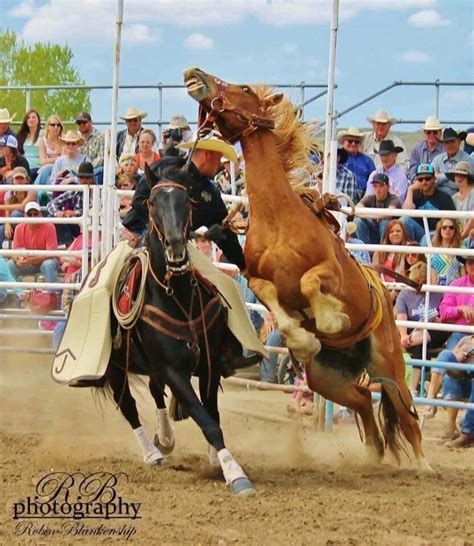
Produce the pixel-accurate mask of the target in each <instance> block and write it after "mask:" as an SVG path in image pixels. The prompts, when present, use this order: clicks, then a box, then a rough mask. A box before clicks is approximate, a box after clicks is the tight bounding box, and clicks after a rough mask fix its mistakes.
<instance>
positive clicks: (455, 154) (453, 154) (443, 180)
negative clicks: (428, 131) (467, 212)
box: [431, 127, 474, 196]
mask: <svg viewBox="0 0 474 546" xmlns="http://www.w3.org/2000/svg"><path fill="white" fill-rule="evenodd" d="M465 138H466V133H465V132H464V131H461V132H460V133H458V132H456V131H455V130H454V129H453V128H452V127H446V129H444V130H443V134H442V137H441V138H440V139H439V140H440V142H442V143H443V146H444V150H445V151H444V152H443V153H441V154H439V155H437V156H436V157H435V158H434V159H433V161H432V162H431V164H432V165H433V168H434V170H435V174H436V177H437V178H436V187H437V188H438V189H439V190H441V191H444V192H446V193H448V194H449V195H451V196H452V195H454V194H455V193H456V192H457V191H458V188H457V186H456V184H455V182H453V181H452V180H449V178H448V177H447V176H446V173H448V172H452V171H453V170H454V169H455V168H456V165H457V164H458V163H459V162H460V161H468V162H469V163H470V164H471V166H474V158H473V157H471V156H470V155H469V154H468V153H466V152H465V151H464V150H461V142H462V141H463V140H464V139H465Z"/></svg>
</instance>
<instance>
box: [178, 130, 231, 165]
mask: <svg viewBox="0 0 474 546" xmlns="http://www.w3.org/2000/svg"><path fill="white" fill-rule="evenodd" d="M195 142H196V141H195V140H192V141H190V142H182V143H181V144H178V145H177V146H176V147H177V148H178V149H180V150H190V149H192V148H193V147H194V144H195ZM196 150H209V151H211V152H219V153H221V154H222V155H223V156H224V157H227V159H229V161H233V162H234V163H237V162H238V161H239V157H238V156H237V152H236V151H235V149H234V148H233V147H232V146H231V145H230V144H227V142H224V141H223V140H221V139H220V138H216V137H215V136H209V137H205V138H201V139H199V140H198V141H197V144H196Z"/></svg>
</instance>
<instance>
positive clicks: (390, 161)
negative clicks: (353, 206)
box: [365, 140, 408, 203]
mask: <svg viewBox="0 0 474 546" xmlns="http://www.w3.org/2000/svg"><path fill="white" fill-rule="evenodd" d="M401 152H403V148H401V147H400V146H396V145H395V143H394V142H393V140H382V142H381V143H380V147H379V148H378V150H375V153H376V154H377V155H378V156H379V157H380V163H381V166H380V167H377V169H376V170H375V171H374V172H373V173H372V174H371V175H370V176H369V183H370V182H371V181H372V179H373V178H374V175H375V174H376V173H385V174H386V175H387V176H388V178H389V180H390V193H393V194H394V195H396V196H397V197H398V199H399V200H400V203H403V202H404V201H405V197H406V195H407V188H408V178H407V177H406V174H405V171H404V170H403V169H401V168H400V167H399V166H398V165H397V164H396V162H397V156H398V155H399V154H400V153H401ZM372 193H373V186H372V185H370V184H369V185H368V186H367V191H366V192H365V195H371V194H372Z"/></svg>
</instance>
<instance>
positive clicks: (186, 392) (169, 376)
mask: <svg viewBox="0 0 474 546" xmlns="http://www.w3.org/2000/svg"><path fill="white" fill-rule="evenodd" d="M165 374H166V383H167V384H168V385H169V387H170V389H171V391H172V393H173V394H174V395H175V396H176V398H177V400H178V401H179V403H180V404H183V405H184V406H185V407H186V410H187V411H188V413H189V415H190V416H191V418H192V419H193V420H194V421H195V422H196V423H197V425H198V426H199V428H200V429H201V430H202V432H203V434H204V436H205V438H206V440H207V441H208V443H209V444H210V445H211V446H213V447H214V449H215V450H216V451H217V457H218V459H219V463H220V465H221V468H222V472H223V474H224V478H225V481H226V483H227V485H228V486H229V489H230V491H231V493H234V494H236V495H242V496H246V495H253V494H255V489H254V487H253V485H252V483H251V481H250V480H249V479H248V478H247V475H246V474H245V472H244V471H243V470H242V468H241V467H240V465H239V464H238V463H237V461H236V460H235V459H234V457H233V456H232V454H231V453H230V451H229V450H228V449H227V448H226V447H225V444H224V436H223V434H222V430H221V428H220V426H219V424H218V423H217V422H216V420H215V419H214V418H212V417H211V416H210V415H209V412H208V411H207V409H206V408H205V407H204V406H203V405H202V404H201V402H200V401H199V398H198V397H197V395H196V393H195V392H194V390H193V388H192V386H191V383H190V381H189V377H186V376H184V375H183V374H182V373H181V374H180V373H179V372H178V371H176V370H173V369H171V368H170V367H167V368H166V370H165ZM215 388H216V389H217V386H216V387H215ZM216 396H217V394H216Z"/></svg>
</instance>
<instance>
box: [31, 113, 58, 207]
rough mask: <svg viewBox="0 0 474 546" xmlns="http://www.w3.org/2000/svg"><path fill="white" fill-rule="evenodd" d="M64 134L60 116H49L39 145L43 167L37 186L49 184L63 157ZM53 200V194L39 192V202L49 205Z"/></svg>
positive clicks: (36, 182) (40, 170)
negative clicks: (60, 158)
mask: <svg viewBox="0 0 474 546" xmlns="http://www.w3.org/2000/svg"><path fill="white" fill-rule="evenodd" d="M62 132H63V124H62V121H61V119H60V118H59V117H58V116H54V115H53V116H49V118H48V119H47V121H46V127H45V131H44V135H43V137H42V138H40V140H39V143H38V148H39V157H40V163H41V167H40V168H39V171H38V176H37V177H36V180H35V184H40V185H43V184H49V183H50V180H49V179H50V177H51V171H52V170H53V165H54V162H55V161H56V159H57V158H58V157H59V156H60V155H61V147H62V145H61V141H60V137H61V135H62ZM50 200H51V193H48V192H46V191H40V192H38V202H39V203H40V204H41V205H47V204H48V202H49V201H50Z"/></svg>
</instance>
